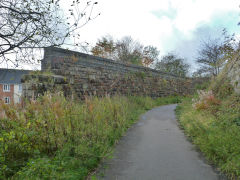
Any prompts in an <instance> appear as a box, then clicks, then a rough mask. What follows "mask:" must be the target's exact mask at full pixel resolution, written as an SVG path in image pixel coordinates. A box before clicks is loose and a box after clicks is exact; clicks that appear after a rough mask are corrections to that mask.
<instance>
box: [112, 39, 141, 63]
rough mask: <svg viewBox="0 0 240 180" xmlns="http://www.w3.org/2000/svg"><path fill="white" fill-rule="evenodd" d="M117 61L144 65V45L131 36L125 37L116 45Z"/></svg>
mask: <svg viewBox="0 0 240 180" xmlns="http://www.w3.org/2000/svg"><path fill="white" fill-rule="evenodd" d="M116 52H117V59H116V60H117V61H120V62H123V63H130V64H136V65H142V59H143V57H142V55H143V53H142V52H143V45H142V44H140V43H139V42H138V41H134V40H133V39H132V38H131V37H130V36H126V37H123V38H122V39H121V40H118V41H117V43H116Z"/></svg>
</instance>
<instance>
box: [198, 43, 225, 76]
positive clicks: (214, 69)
mask: <svg viewBox="0 0 240 180" xmlns="http://www.w3.org/2000/svg"><path fill="white" fill-rule="evenodd" d="M201 46H202V47H201V49H200V50H199V51H198V58H197V63H198V64H199V65H200V71H201V72H202V74H205V75H207V74H209V75H213V76H217V75H218V74H219V72H220V70H221V68H222V67H223V64H224V63H223V57H224V52H223V51H222V47H223V44H222V43H221V42H220V40H217V39H215V40H208V41H205V42H202V44H201Z"/></svg>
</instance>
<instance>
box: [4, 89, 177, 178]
mask: <svg viewBox="0 0 240 180" xmlns="http://www.w3.org/2000/svg"><path fill="white" fill-rule="evenodd" d="M180 101H181V98H179V97H165V98H158V99H155V100H153V99H152V98H149V97H122V96H115V97H111V98H110V97H105V98H96V97H95V98H89V99H86V100H85V102H72V101H69V100H67V99H65V98H64V97H63V96H62V95H60V94H58V95H52V94H45V95H44V96H42V97H41V98H39V99H38V100H37V101H31V102H27V103H26V104H25V106H24V107H21V106H18V105H5V104H0V110H1V114H0V116H1V117H0V179H8V178H11V179H84V178H85V177H86V176H87V175H88V174H89V172H91V171H92V170H93V169H94V168H96V167H97V165H98V163H99V162H100V160H101V159H102V158H104V157H106V156H107V155H108V153H109V152H111V149H112V147H113V145H114V144H115V143H116V142H117V140H118V139H119V138H120V137H121V136H122V135H123V133H124V132H125V131H126V130H127V129H128V128H129V127H130V126H131V124H133V123H134V122H136V120H138V118H139V115H140V114H142V113H144V112H145V111H146V110H149V109H151V108H153V107H154V106H160V105H164V104H172V103H179V102H180Z"/></svg>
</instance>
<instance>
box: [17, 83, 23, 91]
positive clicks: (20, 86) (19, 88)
mask: <svg viewBox="0 0 240 180" xmlns="http://www.w3.org/2000/svg"><path fill="white" fill-rule="evenodd" d="M18 91H19V92H22V85H21V84H19V85H18Z"/></svg>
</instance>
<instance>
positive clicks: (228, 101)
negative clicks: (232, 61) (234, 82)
mask: <svg viewBox="0 0 240 180" xmlns="http://www.w3.org/2000/svg"><path fill="white" fill-rule="evenodd" d="M217 106H218V108H217V111H215V112H213V111H211V110H210V111H209V109H208V108H209V107H208V108H206V109H205V108H204V109H198V110H196V109H194V107H193V106H192V102H191V101H190V100H188V101H184V102H183V103H182V104H181V105H180V106H179V107H178V108H177V115H178V118H179V121H180V124H181V126H182V127H183V128H184V130H185V132H186V134H187V135H188V136H189V137H190V138H191V139H192V141H193V143H194V144H196V145H197V146H198V147H199V149H200V150H201V151H202V152H203V153H204V155H205V156H206V157H207V158H208V159H209V160H210V161H212V162H213V163H215V164H216V165H217V166H218V167H219V168H220V169H221V170H222V171H223V172H225V173H226V174H227V175H228V176H229V177H230V178H233V179H238V178H240V163H239V162H240V151H239V147H240V126H239V124H238V123H239V117H240V96H239V95H235V94H232V95H230V96H228V98H225V99H222V101H221V104H219V105H217Z"/></svg>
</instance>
